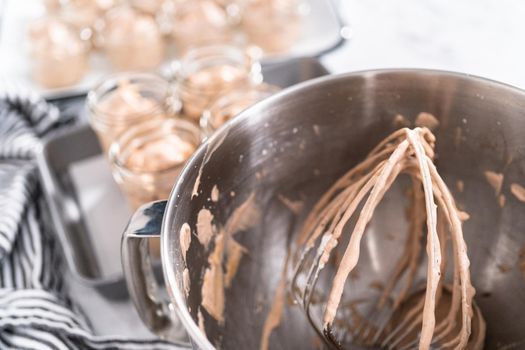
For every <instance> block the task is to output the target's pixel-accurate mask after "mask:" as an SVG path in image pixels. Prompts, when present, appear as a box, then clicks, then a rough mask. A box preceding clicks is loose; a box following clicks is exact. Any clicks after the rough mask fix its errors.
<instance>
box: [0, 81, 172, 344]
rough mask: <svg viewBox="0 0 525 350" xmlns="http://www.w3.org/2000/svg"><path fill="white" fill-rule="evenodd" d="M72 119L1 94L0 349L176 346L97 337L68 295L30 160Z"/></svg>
mask: <svg viewBox="0 0 525 350" xmlns="http://www.w3.org/2000/svg"><path fill="white" fill-rule="evenodd" d="M72 119H73V117H72V116H71V115H69V116H68V115H65V114H64V113H63V114H61V113H60V112H59V111H58V109H57V108H56V107H54V106H53V105H51V104H48V103H47V102H46V101H44V100H43V99H41V98H40V97H38V96H37V95H35V94H32V93H28V92H24V91H21V90H17V89H15V88H14V87H12V86H10V87H5V86H4V87H2V88H1V89H0V349H43V350H48V349H49V350H57V349H60V350H62V349H181V348H182V347H181V346H178V345H175V344H172V343H168V342H165V341H162V340H139V339H128V338H124V337H118V336H115V337H108V336H104V337H102V336H97V335H94V334H93V333H92V332H91V330H90V328H89V326H88V325H87V323H86V320H85V319H84V318H83V316H82V312H81V310H79V309H78V308H77V307H76V306H75V305H74V304H73V303H72V302H71V301H70V299H69V298H68V296H67V293H66V288H65V286H64V280H63V278H62V276H63V275H64V273H63V271H64V270H63V268H64V265H63V264H62V259H61V254H60V249H59V247H58V246H57V242H56V240H55V237H54V236H53V234H52V232H51V231H50V229H49V226H48V225H46V224H45V223H46V222H49V221H47V220H46V219H47V209H46V204H45V202H44V199H43V196H42V193H41V189H40V184H39V180H38V176H37V169H36V165H35V162H34V158H35V154H37V152H40V150H41V146H42V143H41V138H42V137H44V136H47V135H49V134H50V133H53V132H54V131H56V130H57V129H59V128H60V127H62V126H63V125H65V124H68V123H70V122H71V121H72Z"/></svg>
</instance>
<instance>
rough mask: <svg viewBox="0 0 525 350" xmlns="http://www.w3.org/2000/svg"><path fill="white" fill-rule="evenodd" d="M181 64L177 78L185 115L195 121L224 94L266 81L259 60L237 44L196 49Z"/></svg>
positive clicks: (189, 52)
mask: <svg viewBox="0 0 525 350" xmlns="http://www.w3.org/2000/svg"><path fill="white" fill-rule="evenodd" d="M179 64H180V66H179V68H178V71H177V73H176V80H177V87H178V94H179V97H180V100H181V102H182V114H183V115H184V116H186V117H187V118H188V119H190V120H193V121H195V122H198V120H199V118H200V117H201V116H202V113H203V112H204V110H205V109H206V108H208V107H210V106H211V104H212V103H213V102H215V100H216V99H217V98H219V97H220V96H224V95H226V94H228V93H230V92H232V91H234V90H237V89H241V88H251V87H252V86H253V85H256V84H259V83H260V82H261V81H262V75H261V66H260V64H259V62H258V61H257V60H256V59H254V57H253V55H250V54H249V53H248V52H247V51H245V50H243V49H241V48H238V47H236V46H230V45H215V46H205V47H201V48H196V49H192V50H190V51H188V53H187V54H186V55H185V56H184V57H183V58H182V60H181V61H180V62H179Z"/></svg>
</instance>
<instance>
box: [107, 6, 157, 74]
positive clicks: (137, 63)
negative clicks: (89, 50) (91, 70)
mask: <svg viewBox="0 0 525 350" xmlns="http://www.w3.org/2000/svg"><path fill="white" fill-rule="evenodd" d="M101 41H102V42H103V46H104V50H105V52H106V54H107V56H108V58H109V60H110V61H111V63H112V65H113V66H114V67H115V68H116V69H119V70H151V69H153V68H156V67H157V66H158V65H159V64H160V63H161V62H162V61H163V59H164V51H165V43H164V39H163V37H162V33H161V31H160V28H159V26H158V25H157V22H156V21H155V19H154V18H153V17H152V16H150V15H148V14H144V13H140V12H138V11H136V10H134V9H133V8H131V7H128V6H120V7H117V8H114V9H113V10H111V11H109V12H108V13H107V14H106V16H105V27H104V29H103V31H102V34H101Z"/></svg>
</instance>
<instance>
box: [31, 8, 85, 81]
mask: <svg viewBox="0 0 525 350" xmlns="http://www.w3.org/2000/svg"><path fill="white" fill-rule="evenodd" d="M29 40H30V42H31V45H30V49H29V50H30V56H31V58H32V59H31V65H32V76H33V79H34V80H35V81H36V82H37V83H39V84H41V85H42V86H45V87H48V88H58V87H64V86H68V85H71V84H74V83H76V82H78V81H79V80H80V79H81V78H82V77H83V76H84V74H85V73H86V71H87V68H88V60H89V52H88V51H89V45H88V43H87V42H85V41H83V40H81V39H80V36H79V35H78V33H77V31H76V30H75V29H74V28H72V27H71V26H69V25H68V24H67V23H65V22H64V21H62V20H60V19H59V18H57V17H54V16H51V17H44V18H41V19H38V20H37V21H35V22H33V23H32V24H31V25H30V27H29Z"/></svg>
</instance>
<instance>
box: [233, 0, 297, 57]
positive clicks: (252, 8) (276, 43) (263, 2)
mask: <svg viewBox="0 0 525 350" xmlns="http://www.w3.org/2000/svg"><path fill="white" fill-rule="evenodd" d="M301 17H302V16H301V12H300V1H298V0H249V1H247V3H246V4H245V6H244V8H243V11H242V21H241V27H242V29H243V31H244V33H245V34H246V36H247V39H248V41H249V42H250V43H251V44H254V45H257V46H259V47H260V48H261V49H262V50H263V51H265V52H266V53H279V52H283V51H287V50H288V49H289V48H290V47H291V46H292V45H293V44H294V42H295V41H296V40H297V38H298V37H299V34H300V31H301Z"/></svg>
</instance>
